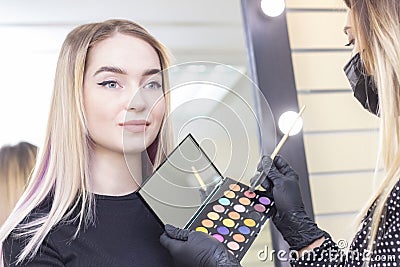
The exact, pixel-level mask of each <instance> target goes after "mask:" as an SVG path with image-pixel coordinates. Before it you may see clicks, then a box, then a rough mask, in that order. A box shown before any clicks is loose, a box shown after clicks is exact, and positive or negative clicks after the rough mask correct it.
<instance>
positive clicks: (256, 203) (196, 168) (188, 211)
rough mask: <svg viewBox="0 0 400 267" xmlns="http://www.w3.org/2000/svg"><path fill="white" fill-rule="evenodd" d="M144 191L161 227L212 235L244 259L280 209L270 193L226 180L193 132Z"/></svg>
mask: <svg viewBox="0 0 400 267" xmlns="http://www.w3.org/2000/svg"><path fill="white" fill-rule="evenodd" d="M138 195H139V197H141V198H142V200H143V201H144V204H145V205H147V206H148V208H149V210H150V211H151V212H152V213H153V214H154V216H155V218H156V219H157V220H158V221H159V222H160V224H161V225H165V224H172V225H174V226H176V227H180V228H184V229H192V230H195V231H201V232H204V233H207V234H209V235H211V236H213V237H214V238H216V239H217V240H218V241H220V242H222V243H223V244H224V245H226V247H227V248H228V249H229V251H231V252H232V253H233V254H234V255H235V256H236V257H237V258H238V259H239V260H241V259H242V258H243V256H244V255H245V253H246V252H247V251H248V249H249V248H250V246H251V244H252V243H253V242H254V240H255V238H256V237H257V235H258V234H259V232H260V231H261V230H262V227H263V226H264V225H265V223H266V222H267V220H268V218H270V217H271V215H272V212H273V210H274V207H273V205H274V202H273V200H272V199H270V198H269V197H268V196H267V195H266V194H265V192H264V191H258V190H256V191H254V192H250V191H249V187H248V186H247V185H245V184H243V183H240V182H238V181H236V180H234V179H231V178H228V177H225V178H224V177H223V176H222V174H221V173H220V172H219V171H218V169H217V168H216V167H215V165H214V164H213V162H212V161H211V160H210V159H209V157H208V156H207V154H206V153H205V152H204V151H203V149H202V148H201V147H200V145H199V144H198V143H197V142H196V140H195V139H194V137H193V136H192V135H191V134H189V135H188V136H186V137H185V138H184V139H183V140H182V141H181V143H180V144H179V145H178V146H177V147H176V148H175V149H174V150H173V151H172V152H171V153H170V154H169V155H168V157H167V159H166V160H165V161H164V162H163V163H162V164H161V165H160V166H159V167H158V168H157V169H156V171H154V172H153V173H152V175H151V176H150V177H148V178H147V179H145V180H144V181H143V183H142V185H141V189H140V191H139V194H138Z"/></svg>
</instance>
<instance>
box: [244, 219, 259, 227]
mask: <svg viewBox="0 0 400 267" xmlns="http://www.w3.org/2000/svg"><path fill="white" fill-rule="evenodd" d="M243 223H244V224H245V225H247V226H248V227H254V226H256V222H255V221H254V220H253V219H244V221H243Z"/></svg>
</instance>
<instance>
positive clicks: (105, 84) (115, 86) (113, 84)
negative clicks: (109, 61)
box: [97, 81, 120, 89]
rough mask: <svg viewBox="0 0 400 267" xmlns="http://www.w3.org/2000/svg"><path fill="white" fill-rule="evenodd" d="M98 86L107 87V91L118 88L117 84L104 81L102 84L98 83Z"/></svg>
mask: <svg viewBox="0 0 400 267" xmlns="http://www.w3.org/2000/svg"><path fill="white" fill-rule="evenodd" d="M97 84H98V85H100V86H104V87H107V88H109V89H117V88H120V86H119V84H118V83H117V82H116V81H104V82H100V83H97Z"/></svg>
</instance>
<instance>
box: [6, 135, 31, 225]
mask: <svg viewBox="0 0 400 267" xmlns="http://www.w3.org/2000/svg"><path fill="white" fill-rule="evenodd" d="M36 154H37V147H36V146H35V145H32V144H30V143H28V142H20V143H18V144H16V145H4V146H2V147H1V148H0V225H2V224H3V223H4V221H5V220H6V219H7V217H8V215H10V213H11V210H12V209H13V208H14V206H15V204H16V203H17V201H18V199H19V198H20V197H21V195H22V193H23V192H24V190H25V185H26V183H27V181H28V178H29V176H30V175H31V173H32V170H33V168H34V166H35V161H36Z"/></svg>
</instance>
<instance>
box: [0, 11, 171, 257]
mask: <svg viewBox="0 0 400 267" xmlns="http://www.w3.org/2000/svg"><path fill="white" fill-rule="evenodd" d="M116 32H118V33H122V34H126V35H131V36H134V37H137V38H140V39H142V40H144V41H146V42H147V43H148V44H150V45H151V46H152V47H153V48H154V49H155V51H156V52H157V54H158V56H159V59H160V65H161V69H162V70H165V69H167V68H168V66H169V53H168V50H167V49H166V48H165V47H164V46H163V45H162V44H161V43H160V42H159V41H157V40H156V39H155V38H154V37H153V36H152V35H150V34H149V33H148V32H147V31H146V29H144V28H143V27H141V26H139V25H138V24H136V23H133V22H131V21H128V20H117V19H114V20H107V21H104V22H100V23H90V24H85V25H81V26H79V27H77V28H75V29H74V30H72V31H71V32H70V33H69V34H68V36H67V37H66V39H65V41H64V43H63V45H62V48H61V52H60V55H59V58H58V62H57V69H56V76H55V81H54V91H53V96H52V101H51V109H50V110H51V112H50V114H49V119H48V126H47V130H46V136H45V141H44V145H43V146H42V147H43V149H42V151H41V154H40V158H39V160H38V162H37V165H36V167H35V171H34V173H33V175H32V179H31V180H30V182H29V184H28V186H27V189H26V191H25V192H24V194H23V195H22V197H21V199H20V201H19V202H18V203H17V206H16V208H15V209H14V210H13V212H12V213H11V215H10V217H9V219H8V220H7V221H6V223H5V224H4V225H3V227H2V228H1V229H0V243H1V244H2V243H3V242H4V240H5V239H6V238H7V237H8V235H9V234H10V233H11V232H12V231H13V230H17V231H16V232H18V234H16V235H17V236H19V237H24V238H28V240H29V241H28V242H27V244H26V246H25V247H24V249H23V251H22V252H21V254H20V255H19V256H18V261H17V263H20V262H22V261H23V260H25V259H31V258H33V257H34V256H35V254H36V253H37V251H38V249H39V247H40V245H41V244H42V242H43V240H44V238H45V237H46V235H47V234H48V233H49V232H50V230H51V229H52V227H54V226H55V225H56V224H57V223H59V222H60V221H67V222H69V221H70V220H71V221H72V220H77V222H78V227H77V229H76V232H75V235H74V236H73V238H76V236H77V235H78V233H79V229H81V228H84V227H87V226H88V225H90V224H91V223H93V222H94V210H93V205H94V197H93V194H92V193H91V192H90V175H89V158H90V155H91V151H92V150H91V147H92V146H91V145H92V143H91V139H90V137H89V135H88V130H87V126H86V125H87V124H86V118H85V112H84V105H83V77H84V72H85V63H86V58H87V54H88V51H89V49H90V48H91V47H93V46H94V45H95V44H96V43H98V42H101V41H102V40H105V39H107V38H109V37H111V36H112V35H113V34H115V33H116ZM163 83H164V95H165V102H166V107H167V108H166V109H167V110H166V115H165V117H166V116H167V114H168V113H169V103H170V99H169V94H168V93H167V92H166V90H168V79H167V77H166V76H165V75H164V79H163ZM165 117H164V122H163V123H162V126H161V129H160V132H159V134H158V136H157V138H156V140H155V141H154V142H153V144H152V145H151V146H150V147H152V148H153V149H152V151H150V152H149V156H150V160H151V161H152V163H153V165H154V166H157V165H158V164H159V163H160V162H161V161H163V160H164V158H165V156H166V154H167V153H168V152H169V149H170V147H171V144H170V139H169V136H168V130H165V129H168V128H169V126H168V123H167V122H166V121H165ZM154 148H156V149H154ZM47 197H51V199H52V204H51V207H50V211H49V213H48V214H45V215H43V217H40V218H37V219H35V220H34V221H32V222H28V223H23V224H20V223H21V221H22V220H23V219H24V218H26V216H27V215H28V214H29V213H30V212H31V211H32V210H34V209H35V208H36V207H37V206H39V205H40V204H41V203H42V202H43V201H44V200H45V199H46V198H47ZM75 214H76V216H75V217H73V216H72V215H75ZM71 217H73V218H72V219H71Z"/></svg>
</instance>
